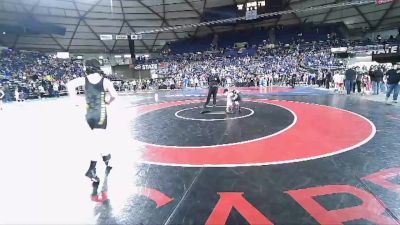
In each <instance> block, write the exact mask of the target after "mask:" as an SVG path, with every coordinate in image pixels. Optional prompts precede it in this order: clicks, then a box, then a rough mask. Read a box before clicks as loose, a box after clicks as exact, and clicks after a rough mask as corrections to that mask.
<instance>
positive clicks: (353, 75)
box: [345, 69, 357, 81]
mask: <svg viewBox="0 0 400 225" xmlns="http://www.w3.org/2000/svg"><path fill="white" fill-rule="evenodd" d="M345 76H346V80H351V81H355V80H356V76H357V74H356V71H355V70H353V69H348V70H346V73H345Z"/></svg>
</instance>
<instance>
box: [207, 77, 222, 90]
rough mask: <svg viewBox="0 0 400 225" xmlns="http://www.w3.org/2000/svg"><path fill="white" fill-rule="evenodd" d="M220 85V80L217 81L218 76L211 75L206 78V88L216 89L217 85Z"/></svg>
mask: <svg viewBox="0 0 400 225" xmlns="http://www.w3.org/2000/svg"><path fill="white" fill-rule="evenodd" d="M220 83H221V80H220V79H219V76H218V75H216V74H212V75H210V76H208V86H210V87H218V85H219V84H220Z"/></svg>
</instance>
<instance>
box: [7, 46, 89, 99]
mask: <svg viewBox="0 0 400 225" xmlns="http://www.w3.org/2000/svg"><path fill="white" fill-rule="evenodd" d="M84 75H85V73H84V70H83V65H82V64H80V63H74V62H72V61H69V60H68V61H64V60H60V59H56V58H55V57H51V56H49V55H45V54H43V53H39V52H34V51H19V50H11V49H5V50H2V51H0V85H1V87H2V89H3V91H4V93H5V96H4V101H6V102H8V101H13V100H16V101H23V100H25V99H28V98H30V97H34V96H35V97H40V98H41V97H44V96H54V97H58V96H59V95H60V92H63V91H65V90H66V88H65V84H66V82H67V81H69V80H71V79H73V78H75V77H78V76H84Z"/></svg>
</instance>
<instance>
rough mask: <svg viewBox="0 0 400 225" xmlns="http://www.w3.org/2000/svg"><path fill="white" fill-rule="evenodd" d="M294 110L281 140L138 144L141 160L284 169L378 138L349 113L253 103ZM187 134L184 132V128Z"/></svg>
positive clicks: (311, 106)
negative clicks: (197, 144)
mask: <svg viewBox="0 0 400 225" xmlns="http://www.w3.org/2000/svg"><path fill="white" fill-rule="evenodd" d="M253 101H254V102H261V103H266V104H274V105H278V106H281V107H284V108H286V109H289V110H291V111H292V112H293V113H294V114H295V115H296V116H297V121H296V123H295V124H294V125H293V126H292V127H291V128H290V129H288V130H286V131H285V132H283V133H280V134H279V135H275V136H269V137H265V138H260V139H256V140H254V141H252V140H250V141H246V142H242V143H236V144H227V145H220V146H218V145H216V146H208V147H179V146H176V147H175V146H173V147H171V146H160V145H153V144H148V143H141V142H138V141H136V146H141V147H143V155H142V160H143V161H144V162H146V163H150V164H158V165H170V166H185V167H235V166H256V165H272V164H284V163H293V162H300V161H307V160H312V159H317V158H323V157H328V156H331V155H336V154H339V153H342V152H345V151H349V150H352V149H354V148H357V147H359V146H361V145H363V144H365V143H367V142H368V141H369V140H371V139H372V137H373V136H374V135H375V132H376V129H375V126H374V124H373V123H372V122H371V121H369V120H368V119H366V118H365V117H363V116H361V115H358V114H355V113H352V112H350V111H346V110H342V109H338V108H334V107H330V106H324V105H316V104H308V103H301V102H291V101H280V100H264V99H259V100H253ZM197 102H200V101H179V102H166V103H159V104H154V105H145V106H138V107H136V108H135V109H136V110H135V111H136V112H138V114H137V116H139V115H143V114H145V113H148V112H151V111H154V110H158V109H163V108H167V107H173V106H178V105H183V104H191V103H197ZM182 129H184V128H182Z"/></svg>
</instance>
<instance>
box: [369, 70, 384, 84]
mask: <svg viewBox="0 0 400 225" xmlns="http://www.w3.org/2000/svg"><path fill="white" fill-rule="evenodd" d="M372 73H373V74H374V78H375V80H372V79H371V81H383V72H382V70H381V69H377V70H375V71H374V72H372Z"/></svg>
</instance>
